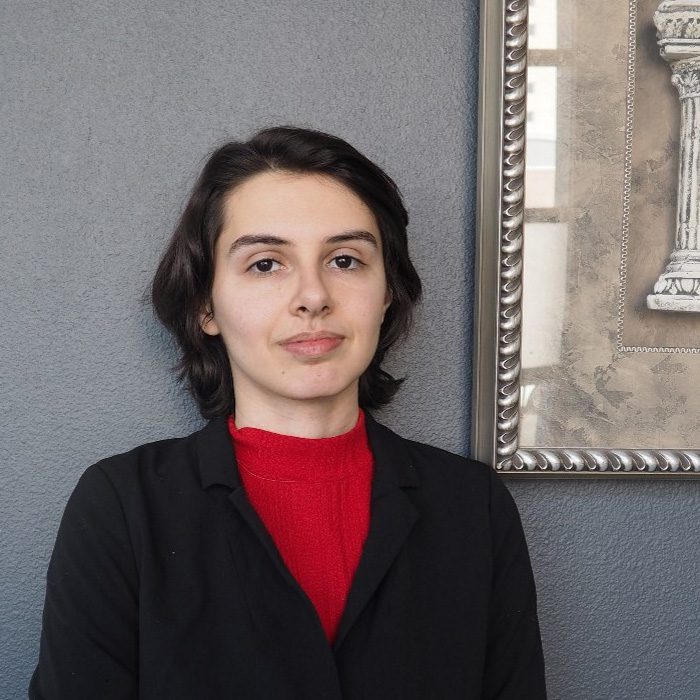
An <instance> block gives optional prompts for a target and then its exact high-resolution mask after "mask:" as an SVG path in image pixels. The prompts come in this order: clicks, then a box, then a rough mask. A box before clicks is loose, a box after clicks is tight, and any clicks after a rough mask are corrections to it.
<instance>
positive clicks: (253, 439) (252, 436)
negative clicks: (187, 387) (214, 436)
mask: <svg viewBox="0 0 700 700" xmlns="http://www.w3.org/2000/svg"><path fill="white" fill-rule="evenodd" d="M228 428H229V432H230V434H231V438H232V440H233V446H234V450H235V454H236V461H237V462H238V466H239V468H240V469H244V470H245V471H247V472H249V473H251V474H254V475H255V476H257V477H259V478H262V479H271V480H274V481H294V482H306V483H318V482H323V481H337V480H339V479H344V478H346V477H348V476H351V475H353V474H355V473H357V471H358V470H361V469H362V465H363V464H366V463H367V456H368V455H369V457H370V460H371V451H370V448H369V443H368V440H367V431H366V428H365V415H364V412H363V411H362V409H360V411H359V415H358V418H357V423H356V424H355V427H354V428H352V429H351V430H349V431H348V432H346V433H343V434H342V435H334V436H333V437H327V438H304V437H296V436H293V435H280V434H279V433H274V432H271V431H268V430H262V429H261V428H248V427H246V428H237V427H236V424H235V421H234V418H233V416H231V417H230V418H229V419H228ZM370 463H371V462H370Z"/></svg>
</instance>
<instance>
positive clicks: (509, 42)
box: [472, 0, 700, 478]
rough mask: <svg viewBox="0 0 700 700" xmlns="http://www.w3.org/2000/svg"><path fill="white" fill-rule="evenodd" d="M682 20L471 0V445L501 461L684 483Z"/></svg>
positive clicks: (687, 130)
mask: <svg viewBox="0 0 700 700" xmlns="http://www.w3.org/2000/svg"><path fill="white" fill-rule="evenodd" d="M537 13H539V14H538V17H537V21H536V23H534V24H533V22H532V18H530V23H529V15H535V14H537ZM664 13H665V14H664ZM674 13H675V14H674ZM698 28H700V0H685V1H684V2H681V1H680V0H665V1H664V2H661V3H659V0H627V1H625V0H622V2H616V3H610V2H609V0H593V1H592V2H590V3H580V2H576V0H536V2H535V1H534V0H531V2H528V0H481V56H480V95H479V153H478V207H477V244H476V267H475V347H474V356H473V411H472V425H473V429H472V454H473V455H474V456H475V457H476V458H478V459H481V460H482V461H485V462H487V463H490V464H492V465H493V466H494V467H495V468H496V469H497V470H498V471H499V472H501V473H503V474H504V475H507V476H518V477H519V476H530V477H540V478H542V477H625V476H635V477H652V476H653V477H655V478H659V477H661V478H664V477H666V478H668V477H672V478H673V477H675V478H693V477H700V447H697V448H696V447H695V446H696V445H697V446H700V430H698V429H697V427H696V425H698V424H700V313H696V308H697V309H700V304H698V302H697V300H700V296H698V295H700V281H699V282H697V283H696V281H695V279H694V277H693V275H694V274H695V269H694V268H695V267H696V266H700V250H697V251H696V250H695V248H698V249H700V228H698V227H700V219H699V217H698V216H697V213H698V211H697V209H698V206H697V202H698V196H697V192H698V191H699V188H700V182H697V181H691V182H690V184H689V185H688V179H689V178H692V177H700V155H698V154H699V153H700V140H699V141H698V143H695V142H693V143H691V142H690V141H689V139H691V138H694V139H700V136H699V135H700V29H699V30H698V31H696V29H698ZM674 32H675V34H674V35H673V36H672V35H671V34H673V33H674ZM696 34H697V37H696V36H695V35H696ZM529 35H530V36H529ZM528 38H530V41H529V42H528ZM693 42H694V43H693ZM528 43H529V46H528ZM696 49H697V53H695V51H696ZM673 51H675V52H676V53H675V54H673V53H672V52H673ZM675 61H681V62H682V65H681V64H680V63H679V64H676V65H674V62H675ZM669 63H670V64H671V66H670V67H669ZM678 76H680V77H678ZM688 76H690V78H688ZM696 103H697V107H698V109H697V110H696ZM695 119H697V120H698V123H695V122H692V123H690V124H689V120H695ZM526 144H527V147H526ZM526 185H527V186H526ZM683 188H685V190H684V189H683ZM693 207H695V209H693ZM688 211H691V214H688ZM683 212H684V213H683ZM684 216H685V219H683V217H684ZM693 227H695V228H694V229H693ZM689 231H690V233H689ZM698 277H699V278H700V275H698ZM659 280H661V281H659ZM662 282H663V283H662ZM664 294H666V295H667V296H664V297H663V299H661V300H659V297H660V295H664ZM685 297H687V298H685ZM650 299H651V301H649V300H650Z"/></svg>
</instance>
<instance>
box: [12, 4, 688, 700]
mask: <svg viewBox="0 0 700 700" xmlns="http://www.w3.org/2000/svg"><path fill="white" fill-rule="evenodd" d="M0 13H1V14H0V66H2V77H3V86H2V107H1V109H2V119H1V123H0V144H1V145H0V197H1V200H0V201H1V204H0V211H1V215H0V232H1V233H0V275H1V276H2V280H3V281H2V297H1V298H2V309H3V323H2V326H1V327H0V334H1V335H0V352H1V353H2V354H1V362H0V380H1V383H2V384H1V391H0V455H1V459H0V483H1V484H2V487H1V488H0V557H1V558H0V591H1V599H0V697H1V698H3V699H4V698H8V699H10V698H19V697H22V696H23V695H24V693H25V690H24V689H25V687H26V683H27V680H28V677H29V675H30V673H31V670H32V668H33V665H34V663H35V661H36V655H37V645H38V635H39V629H40V614H41V605H42V598H43V590H44V574H45V570H46V565H47V561H48V557H49V554H50V550H51V546H52V544H53V538H54V536H55V532H56V527H57V525H58V520H59V517H60V514H61V511H62V508H63V506H64V504H65V501H66V498H67V496H68V494H69V493H70V491H71V489H72V487H73V486H74V484H75V482H76V480H77V479H78V476H79V475H80V473H81V472H82V471H83V469H84V468H85V467H86V466H87V465H88V464H90V463H92V462H94V461H95V460H97V459H98V458H100V457H103V456H106V455H108V454H110V453H114V452H117V451H123V450H125V449H127V448H130V447H132V446H134V445H136V444H138V443H141V442H144V441H146V440H150V439H156V438H161V437H166V436H169V435H176V434H182V433H184V432H186V431H189V430H191V429H193V428H195V427H197V426H198V425H199V424H200V419H199V418H198V417H197V415H196V412H195V411H194V410H193V407H192V405H191V404H190V402H189V400H188V399H187V397H186V396H185V395H184V394H183V393H182V392H181V391H180V389H179V388H178V387H177V386H176V385H175V383H174V381H173V379H172V377H171V376H170V374H169V372H168V366H169V364H171V363H172V360H173V359H174V354H173V350H172V347H171V345H170V342H169V340H168V339H167V338H165V337H164V335H163V334H162V332H161V331H160V330H159V328H158V327H157V326H156V324H155V322H154V320H153V318H152V315H151V313H150V311H149V310H148V308H147V307H146V306H145V305H144V304H143V303H142V301H141V295H142V292H143V290H144V289H145V287H146V285H147V283H148V280H149V277H150V274H151V273H152V271H153V269H154V265H155V262H156V260H157V256H158V253H159V251H160V250H161V249H162V246H163V243H164V241H165V239H166V237H167V235H168V233H169V231H170V229H171V227H172V226H173V223H174V222H175V219H176V216H177V213H178V211H179V209H180V207H181V206H182V204H183V201H184V198H185V195H186V191H187V188H188V187H189V186H190V185H191V183H192V180H193V177H194V175H195V174H196V172H197V169H198V167H199V166H200V165H201V164H202V161H203V158H204V156H205V154H206V152H207V151H208V150H209V149H210V147H211V146H212V145H214V144H216V143H219V142H221V141H223V140H225V139H228V138H231V137H234V138H237V137H245V136H247V135H249V134H250V133H251V131H252V130H253V129H254V128H256V127H259V126H262V125H268V124H274V123H279V122H288V123H300V124H304V125H308V126H312V127H316V128H321V129H325V130H328V131H331V132H337V133H339V134H340V135H343V136H344V137H346V138H347V139H349V140H350V141H351V142H352V143H354V144H356V145H357V146H358V147H359V148H360V149H361V150H363V151H364V152H366V153H367V154H368V155H369V156H370V157H373V158H375V159H376V160H377V161H379V162H380V163H381V164H383V165H384V166H385V167H386V168H387V169H388V171H389V172H390V173H392V174H393V175H394V176H395V177H396V179H397V180H398V182H399V183H400V185H401V187H402V189H403V192H404V194H405V196H406V198H407V200H408V203H409V208H410V212H411V216H412V224H411V236H412V244H411V245H412V253H413V256H414V258H415V260H416V264H417V267H418V268H419V271H420V272H421V274H422V276H423V278H424V282H425V291H426V295H425V297H426V298H425V303H424V305H423V307H422V311H421V314H420V316H419V319H418V324H417V329H416V333H415V334H414V335H413V337H412V339H411V340H410V341H409V343H408V344H407V345H406V346H405V348H403V349H402V350H401V351H400V352H398V353H396V355H395V356H394V358H393V360H392V365H393V367H395V368H400V369H404V370H405V371H406V372H407V374H408V381H407V382H406V385H405V388H404V390H403V392H402V393H401V395H400V397H399V398H398V399H397V401H396V403H395V405H394V406H393V407H392V409H391V410H390V411H386V412H385V413H384V414H383V416H382V417H383V418H384V419H385V420H386V422H388V423H389V424H391V425H392V426H394V427H395V428H396V429H398V430H399V431H400V432H403V433H405V434H409V435H413V436H416V437H418V438H419V439H422V440H425V441H428V442H433V443H435V444H439V445H441V446H445V447H447V448H449V449H452V450H455V451H461V452H464V451H465V450H466V448H467V443H468V439H467V435H468V429H469V408H468V406H469V396H470V380H469V360H468V357H469V350H470V347H471V315H472V312H471V302H472V285H471V282H470V279H471V267H472V253H473V216H474V205H473V199H474V178H475V158H474V149H475V143H476V94H477V81H476V75H477V66H476V57H477V51H478V46H477V43H478V13H477V8H476V2H475V1H472V0H433V1H432V2H430V1H427V0H404V1H403V2H384V1H378V0H364V1H360V0H355V1H353V2H341V1H340V0H296V1H290V2H272V1H270V0H259V1H258V2H257V3H243V2H238V3H230V2H224V1H223V0H221V1H220V2H215V1H213V0H200V2H197V3H195V2H182V1H178V2H176V1H174V0H153V1H152V2H149V3H136V2H133V0H126V2H122V3H117V4H113V3H107V2H106V1H105V0H92V1H91V2H87V0H78V1H72V2H68V1H67V0H59V1H56V2H51V3H49V2H43V3H39V2H31V3H20V2H5V3H3V4H2V9H1V10H0ZM511 489H512V491H513V493H514V494H515V497H516V499H517V501H518V504H519V506H520V509H521V512H522V516H523V520H524V523H525V528H526V531H527V534H528V537H529V540H530V546H531V551H532V559H533V565H534V568H535V572H536V577H537V580H538V584H539V592H540V600H541V620H542V627H543V634H544V643H545V651H546V656H547V661H548V677H549V685H550V694H551V697H552V698H554V699H560V698H561V699H563V700H575V699H581V700H592V699H603V700H605V699H608V698H615V699H616V700H621V699H630V700H645V699H652V698H654V699H657V698H658V699H660V698H673V699H675V700H691V699H693V700H695V699H696V698H698V697H699V696H700V670H699V669H700V666H699V665H698V664H697V652H696V649H695V646H696V640H697V637H698V632H699V631H700V630H699V627H700V624H699V619H698V564H697V561H698V554H697V552H698V545H699V544H700V542H699V538H698V529H699V528H698V517H697V512H698V506H700V482H698V483H670V482H665V483H661V482H659V483H633V482H617V483H611V482H604V481H599V482H592V481H589V482H569V483H541V482H540V483H522V482H519V483H515V484H511Z"/></svg>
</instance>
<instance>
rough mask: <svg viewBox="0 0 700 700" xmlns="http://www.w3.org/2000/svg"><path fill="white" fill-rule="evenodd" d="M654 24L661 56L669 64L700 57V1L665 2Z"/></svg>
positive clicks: (680, 0)
mask: <svg viewBox="0 0 700 700" xmlns="http://www.w3.org/2000/svg"><path fill="white" fill-rule="evenodd" d="M654 24H655V25H656V29H657V35H658V42H659V48H660V50H661V56H662V58H664V59H665V60H667V61H668V62H669V63H671V62H673V61H678V60H682V59H684V58H692V57H694V56H700V0H663V1H662V2H661V3H660V4H659V6H658V8H657V10H656V12H655V13H654Z"/></svg>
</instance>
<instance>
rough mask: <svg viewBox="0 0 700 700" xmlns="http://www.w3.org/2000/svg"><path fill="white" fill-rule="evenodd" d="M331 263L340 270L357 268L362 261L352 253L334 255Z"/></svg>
mask: <svg viewBox="0 0 700 700" xmlns="http://www.w3.org/2000/svg"><path fill="white" fill-rule="evenodd" d="M331 263H335V267H337V268H339V269H341V270H354V269H355V268H358V267H359V266H360V265H362V263H361V262H360V261H359V260H358V259H357V258H356V257H353V256H352V255H336V256H335V257H334V258H333V259H332V260H331Z"/></svg>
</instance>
